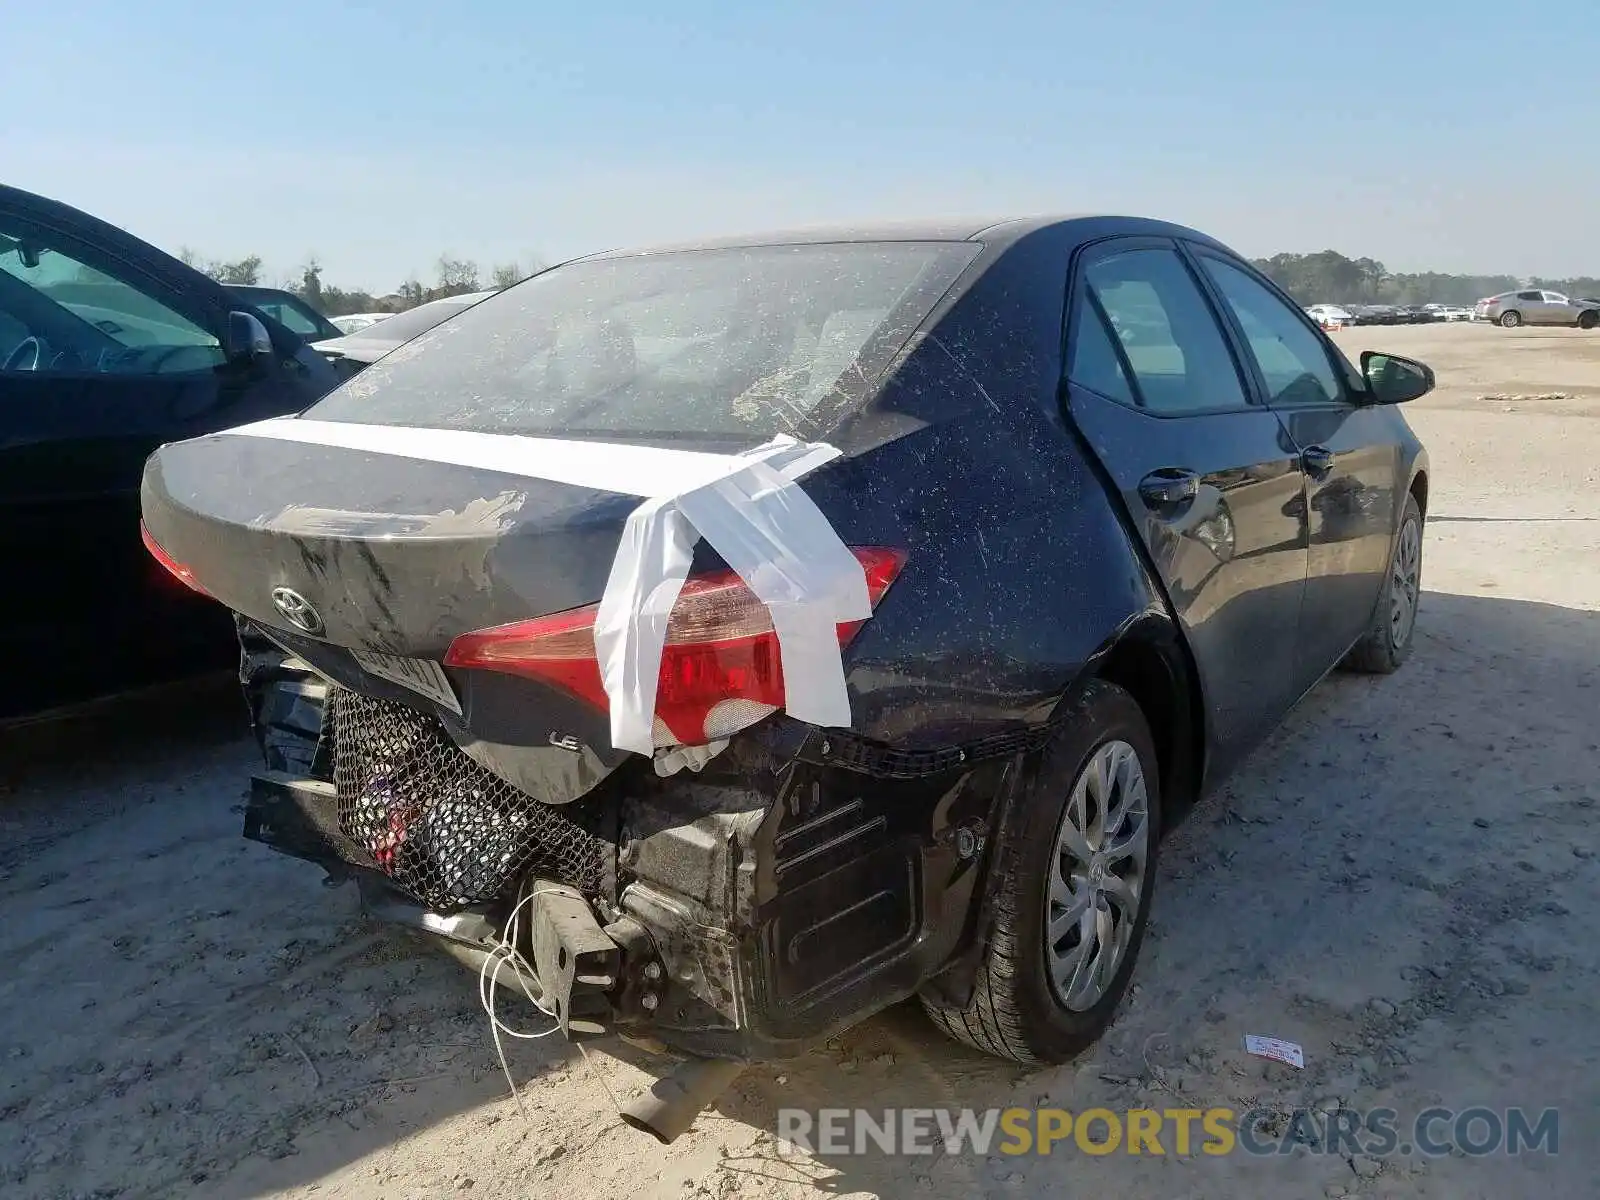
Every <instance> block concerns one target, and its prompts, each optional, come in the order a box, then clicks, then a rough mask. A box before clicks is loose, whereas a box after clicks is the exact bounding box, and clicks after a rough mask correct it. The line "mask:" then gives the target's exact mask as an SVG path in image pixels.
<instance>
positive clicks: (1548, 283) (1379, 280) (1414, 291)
mask: <svg viewBox="0 0 1600 1200" xmlns="http://www.w3.org/2000/svg"><path fill="white" fill-rule="evenodd" d="M1255 265H1256V268H1257V269H1258V270H1259V271H1261V272H1262V274H1264V275H1266V276H1267V277H1268V278H1269V279H1271V280H1272V281H1273V282H1274V283H1276V284H1277V285H1278V286H1279V287H1281V288H1282V289H1283V290H1284V291H1286V292H1288V293H1289V294H1290V295H1291V296H1293V297H1294V298H1295V299H1296V300H1298V301H1299V302H1300V303H1301V304H1462V305H1471V304H1473V303H1475V302H1476V301H1478V300H1481V299H1483V298H1484V297H1485V296H1494V295H1498V294H1499V293H1501V292H1510V291H1514V290H1516V289H1517V288H1524V287H1531V288H1547V289H1549V290H1550V291H1552V292H1562V293H1564V294H1566V295H1568V296H1574V297H1577V296H1600V279H1596V278H1594V277H1593V276H1590V275H1577V276H1574V277H1572V278H1570V279H1542V278H1539V277H1537V276H1535V277H1533V278H1529V279H1519V278H1517V277H1516V276H1514V275H1448V274H1443V273H1441V272H1438V271H1422V272H1416V273H1406V272H1394V271H1390V270H1389V269H1388V268H1387V267H1385V266H1384V265H1383V264H1382V263H1381V262H1378V261H1377V260H1376V259H1371V258H1346V257H1345V256H1344V255H1342V254H1340V253H1339V252H1338V251H1337V250H1322V251H1319V252H1318V253H1316V254H1274V255H1273V256H1272V257H1271V258H1258V259H1256V260H1255Z"/></svg>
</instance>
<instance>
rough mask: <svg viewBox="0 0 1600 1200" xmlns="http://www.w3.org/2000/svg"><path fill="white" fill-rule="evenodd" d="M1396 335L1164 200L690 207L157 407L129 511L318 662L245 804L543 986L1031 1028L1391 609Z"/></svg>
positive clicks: (629, 1001) (698, 1051)
mask: <svg viewBox="0 0 1600 1200" xmlns="http://www.w3.org/2000/svg"><path fill="white" fill-rule="evenodd" d="M1432 384H1433V377H1432V374H1431V372H1430V371H1429V370H1428V368H1427V367H1425V366H1423V365H1422V364H1420V363H1416V362H1412V361H1410V360H1407V359H1403V358H1399V357H1395V356H1390V355H1380V354H1373V353H1365V354H1363V355H1362V356H1361V364H1360V366H1359V368H1358V367H1355V366H1353V365H1352V364H1351V363H1350V362H1349V361H1348V360H1347V359H1346V358H1345V357H1344V356H1343V355H1342V354H1341V353H1340V351H1339V350H1338V348H1337V347H1336V346H1335V345H1334V344H1333V343H1332V342H1331V341H1330V340H1329V339H1328V338H1327V337H1326V336H1325V335H1324V334H1323V333H1322V331H1321V330H1319V329H1318V327H1317V326H1316V325H1315V324H1314V323H1313V322H1312V321H1311V320H1310V319H1309V318H1307V317H1306V315H1305V314H1304V313H1303V312H1302V311H1301V310H1300V308H1299V306H1298V305H1297V304H1296V303H1295V302H1294V301H1293V300H1292V299H1290V298H1289V297H1288V296H1286V295H1285V294H1284V293H1282V292H1281V291H1280V290H1278V289H1277V288H1276V287H1275V286H1274V285H1273V284H1272V283H1271V282H1270V281H1268V280H1267V279H1265V278H1264V277H1262V276H1261V275H1260V274H1259V273H1258V272H1257V271H1255V270H1254V269H1253V268H1252V267H1251V266H1250V265H1249V263H1248V262H1246V261H1245V260H1244V259H1242V258H1240V257H1239V256H1238V255H1237V254H1235V253H1233V252H1232V251H1230V250H1228V249H1227V248H1226V247H1224V246H1222V245H1219V244H1218V243H1217V242H1215V241H1213V240H1212V239H1210V238H1208V237H1206V236H1204V235H1202V234H1200V233H1196V232H1194V231H1193V230H1190V229H1185V228H1181V227H1177V226H1174V225H1170V224H1163V223H1160V222H1156V221H1150V220H1141V219H1134V218H1127V217H1075V218H1067V219H1053V220H1021V221H1011V222H1006V223H1001V224H993V225H987V226H984V227H981V228H980V227H977V226H969V227H958V226H953V225H935V224H928V225H920V226H918V225H912V226H894V227H884V228H854V229H845V230H829V231H821V232H818V231H808V232H805V233H801V234H785V235H775V236H769V237H756V238H742V239H729V240H726V241H718V242H708V243H704V244H697V245H693V246H685V247H672V248H666V249H660V250H651V251H646V252H638V253H608V254H603V255H599V256H596V257H592V258H587V259H582V260H579V261H575V262H571V263H568V264H565V265H563V266H560V267H557V268H554V269H552V270H549V271H546V272H544V273H542V274H540V275H537V276H534V277H533V278H531V279H529V280H527V281H525V282H523V283H521V284H518V285H516V286H515V287H512V288H510V289H508V290H507V291H505V292H503V293H501V294H499V295H497V296H494V297H492V298H490V299H488V300H485V301H483V302H482V303H481V304H478V305H476V306H474V307H473V308H471V309H470V310H468V311H467V312H465V313H463V314H461V315H460V316H459V317H457V318H456V319H454V320H452V321H450V322H447V323H446V324H445V325H443V326H440V327H439V328H438V329H436V330H434V331H432V332H430V333H426V334H424V335H422V336H421V337H420V338H418V339H417V340H416V341H414V342H412V343H410V344H409V345H408V346H407V347H405V348H404V349H402V350H399V351H396V352H395V353H393V354H391V355H389V356H387V357H386V358H384V359H382V360H381V361H379V362H378V363H377V364H376V365H374V366H373V367H371V368H369V369H368V370H367V371H365V372H363V373H362V374H361V375H359V376H357V377H355V378H354V379H353V380H351V381H350V382H348V383H346V384H344V385H343V386H341V387H340V388H339V389H338V390H336V391H334V392H333V393H331V394H330V395H329V396H327V397H326V398H325V399H323V400H322V401H320V402H319V403H317V404H316V405H314V406H312V407H311V408H310V409H309V410H307V411H306V412H304V413H303V414H301V415H300V416H298V417H292V418H286V419H279V420H272V421H265V422H258V423H255V424H252V425H249V426H247V427H244V428H241V429H237V430H233V431H230V432H225V433H222V434H218V435H214V436H207V437H201V438H196V439H194V440H191V441H186V442H181V443H177V444H173V445H168V446H165V447H163V448H162V449H161V450H160V451H159V452H158V453H157V454H155V455H154V456H153V457H152V458H151V460H150V462H149V464H148V466H147V469H146V474H145V479H144V491H143V504H144V519H145V522H146V524H147V527H148V529H147V532H148V537H149V539H150V544H151V545H152V547H153V549H154V551H155V552H156V553H157V554H158V556H159V557H160V558H161V559H162V561H163V562H165V563H166V564H167V566H168V567H169V569H170V570H172V571H174V572H177V573H179V574H180V575H181V576H182V577H183V578H184V579H185V580H188V581H190V582H191V583H192V584H193V586H195V587H198V588H201V589H204V590H205V591H206V592H207V593H209V594H210V595H211V596H213V597H215V598H216V599H217V600H219V601H220V602H221V603H223V604H225V605H227V606H228V607H230V608H232V609H234V610H235V611H236V612H238V613H240V614H243V615H244V616H245V617H247V618H249V619H250V620H251V621H253V622H256V623H257V624H258V625H259V627H260V628H262V629H264V630H266V631H267V632H268V633H269V634H270V635H271V637H272V638H273V639H275V640H276V641H277V642H279V643H280V644H281V646H282V647H283V648H284V649H285V650H286V651H288V652H289V653H291V654H292V655H294V656H296V661H297V662H303V663H304V664H307V670H308V671H309V672H311V673H314V675H315V676H316V677H317V679H318V680H319V681H324V682H325V687H326V695H327V700H326V712H325V719H324V720H323V721H322V722H321V729H320V732H318V731H313V733H312V735H311V736H312V738H313V739H314V741H315V745H314V746H310V747H308V751H307V754H306V755H305V761H306V762H308V763H309V764H310V765H309V767H308V768H307V769H306V770H305V771H304V772H302V773H300V774H297V775H296V774H287V773H284V772H282V771H278V772H269V773H264V774H263V775H261V776H260V777H258V778H257V780H256V782H255V787H254V789H253V798H252V801H251V803H250V805H249V808H248V815H247V833H248V834H249V835H250V836H252V837H255V838H257V839H258V840H261V841H264V842H267V843H268V844H271V845H274V846H276V847H277V848H279V849H282V850H285V851H287V852H289V853H292V854H296V855H299V856H301V857H304V858H308V859H311V860H313V861H316V862H319V863H321V864H323V865H324V866H325V867H326V868H327V869H328V870H329V871H330V873H332V874H334V875H335V876H337V877H342V878H343V877H350V878H355V879H356V880H358V881H359V883H360V884H361V887H362V889H363V892H364V894H365V896H366V897H367V899H368V901H369V903H370V905H371V907H372V908H373V909H374V910H378V911H382V912H383V913H385V914H387V915H389V916H392V917H396V918H399V919H409V920H411V921H412V922H413V923H415V924H417V925H418V926H421V927H426V928H429V929H432V930H433V931H434V932H435V933H437V934H440V935H441V936H442V937H443V938H445V939H447V940H448V941H449V943H450V944H451V945H453V946H454V948H455V949H456V950H457V951H459V952H460V953H461V955H462V956H463V957H467V958H469V959H472V958H474V957H476V958H477V959H478V960H479V961H483V960H484V959H485V958H492V957H493V956H496V955H499V956H506V955H510V954H512V953H516V954H518V955H519V959H518V964H519V965H518V969H519V971H525V972H526V974H527V976H528V981H529V984H530V987H531V989H532V990H533V994H535V995H537V996H538V997H539V998H540V999H539V1003H540V1006H541V1007H542V1008H544V1009H545V1010H546V1011H547V1012H549V1013H550V1014H552V1016H553V1018H554V1019H555V1020H557V1021H559V1022H560V1023H561V1025H562V1027H563V1029H564V1030H566V1032H567V1033H568V1034H569V1035H572V1036H576V1035H580V1034H586V1033H594V1032H619V1033H624V1034H630V1035H637V1036H644V1037H648V1038H651V1039H654V1040H655V1041H657V1042H658V1043H662V1044H665V1045H667V1046H669V1047H671V1048H673V1049H675V1050H677V1051H679V1052H682V1053H687V1054H690V1055H693V1056H700V1057H702V1058H713V1059H726V1060H735V1061H748V1060H751V1059H757V1058H766V1057H778V1056H784V1055H788V1054H791V1053H795V1052H798V1051H800V1050H802V1049H805V1048H807V1047H809V1046H811V1045H813V1044H815V1043H816V1042H817V1041H819V1040H820V1039H823V1038H825V1037H827V1036H829V1035H832V1034H834V1033H836V1032H838V1031H839V1030H841V1029H843V1028H845V1027H847V1026H849V1025H850V1024H852V1023H853V1022H856V1021H859V1020H861V1019H862V1018H863V1017H866V1016H867V1015H869V1014H871V1013H873V1012H875V1011H877V1010H879V1009H882V1008H884V1007H885V1006H887V1005H889V1004H891V1003H894V1002H896V1001H898V1000H900V999H902V998H904V997H907V996H910V995H917V996H919V997H921V999H922V1002H923V1004H924V1005H925V1006H926V1008H927V1010H928V1012H929V1013H930V1014H931V1016H932V1018H933V1019H934V1020H935V1021H936V1022H937V1023H938V1024H939V1025H940V1026H941V1027H942V1028H943V1029H945V1030H946V1031H948V1032H949V1033H950V1034H952V1035H953V1036H955V1037H957V1038H959V1039H961V1040H963V1041H965V1042H969V1043H971V1044H972V1045H974V1046H977V1047H979V1048H981V1049H984V1050H987V1051H990V1052H992V1053H995V1054H998V1055H1002V1056H1006V1057H1010V1058H1013V1059H1017V1060H1021V1061H1025V1062H1040V1061H1043V1062H1052V1061H1060V1060H1062V1059H1063V1058H1065V1057H1068V1056H1070V1055H1072V1054H1074V1053H1075V1052H1077V1051H1079V1050H1081V1049H1082V1048H1084V1047H1085V1046H1086V1045H1087V1044H1088V1043H1090V1042H1091V1041H1092V1040H1093V1039H1094V1038H1096V1037H1097V1036H1098V1035H1099V1034H1100V1033H1101V1031H1102V1030H1104V1028H1105V1027H1106V1025H1107V1023H1108V1022H1109V1020H1110V1019H1111V1016H1112V1014H1113V1012H1114V1010H1115V1009H1116V1007H1117V1004H1118V1002H1119V1000H1120V998H1121V997H1122V995H1123V993H1124V991H1125V990H1126V988H1127V986H1128V981H1129V977H1130V975H1131V973H1132V971H1133V969H1134V961H1135V958H1136V957H1137V955H1138V952H1139V946H1140V940H1141V938H1142V935H1143V933H1144V929H1145V924H1146V920H1147V917H1148V913H1149V910H1150V901H1151V891H1152V886H1153V884H1154V880H1155V875H1156V857H1157V852H1158V846H1159V844H1160V842H1159V839H1160V834H1161V832H1162V830H1163V829H1164V828H1165V827H1168V826H1169V825H1170V824H1171V823H1172V822H1173V820H1174V819H1175V818H1176V817H1177V816H1178V815H1179V814H1180V813H1181V812H1182V811H1183V810H1184V808H1185V807H1186V806H1187V805H1189V804H1190V803H1191V802H1192V801H1193V800H1194V799H1195V798H1196V797H1197V796H1198V795H1199V794H1201V793H1202V792H1203V791H1204V790H1205V789H1206V788H1207V787H1208V786H1210V785H1211V784H1213V783H1215V782H1216V781H1217V780H1218V779H1219V778H1220V777H1221V776H1223V775H1224V774H1225V773H1226V772H1227V771H1228V770H1229V769H1230V768H1231V767H1232V766H1233V765H1234V764H1235V763H1237V762H1238V760H1239V759H1240V757H1241V756H1242V755H1243V754H1245V752H1246V751H1248V750H1249V749H1250V748H1251V747H1252V746H1253V745H1254V744H1255V743H1256V742H1257V741H1258V740H1260V739H1261V738H1262V737H1263V735H1265V734H1266V733H1268V732H1269V731H1270V730H1271V729H1272V728H1273V727H1274V726H1275V725H1276V724H1277V723H1278V722H1279V721H1280V720H1281V718H1282V717H1283V716H1284V714H1285V713H1286V712H1287V711H1288V710H1289V708H1290V707H1291V706H1292V705H1294V704H1295V702H1296V701H1297V700H1299V699H1300V697H1301V696H1302V695H1304V694H1305V692H1306V691H1307V690H1308V689H1309V688H1311V687H1313V686H1314V685H1315V684H1316V683H1317V682H1318V680H1319V679H1321V678H1322V676H1323V675H1324V674H1326V673H1327V672H1328V671H1329V670H1330V669H1332V668H1334V667H1335V666H1338V665H1340V664H1345V665H1347V666H1349V667H1352V668H1355V669H1358V670H1363V671H1370V672H1388V671H1393V670H1395V669H1396V668H1397V667H1399V666H1400V664H1401V663H1402V662H1403V661H1404V660H1405V658H1406V656H1407V654H1408V653H1409V651H1410V649H1411V644H1412V631H1413V627H1414V620H1415V615H1416V610H1417V600H1418V594H1419V583H1420V572H1421V557H1422V530H1423V519H1424V514H1425V512H1426V509H1427V500H1428V464H1427V457H1426V455H1425V453H1424V451H1423V449H1422V447H1421V446H1420V445H1419V444H1418V441H1417V439H1416V437H1415V436H1414V435H1413V433H1412V431H1411V430H1410V429H1409V428H1408V426H1407V424H1406V422H1405V420H1404V418H1403V417H1402V416H1401V414H1400V412H1399V410H1398V409H1397V408H1396V407H1395V406H1396V405H1397V404H1398V403H1400V402H1402V401H1406V400H1411V399H1413V398H1415V397H1417V396H1421V395H1422V394H1424V393H1425V392H1427V391H1428V390H1429V389H1430V388H1431V387H1432ZM318 686H324V683H323V682H319V684H318ZM705 1098H706V1097H705V1095H704V1094H703V1093H702V1094H699V1095H698V1097H697V1103H698V1101H699V1100H703V1099H705ZM669 1123H670V1122H669ZM657 1132H660V1129H659V1127H657Z"/></svg>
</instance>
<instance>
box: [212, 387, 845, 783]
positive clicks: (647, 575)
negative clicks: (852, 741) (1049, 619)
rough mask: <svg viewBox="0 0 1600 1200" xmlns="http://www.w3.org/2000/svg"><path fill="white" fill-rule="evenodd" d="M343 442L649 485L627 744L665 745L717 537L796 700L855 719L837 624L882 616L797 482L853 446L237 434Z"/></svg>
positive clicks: (627, 689)
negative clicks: (702, 572)
mask: <svg viewBox="0 0 1600 1200" xmlns="http://www.w3.org/2000/svg"><path fill="white" fill-rule="evenodd" d="M224 433H225V434H227V435H235V436H246V437H263V438H273V439H276V440H279V441H292V442H301V443H305V444H307V445H316V446H334V447H340V448H343V449H348V450H363V451H369V452H372V453H376V454H389V455H395V456H398V457H403V458H412V459H419V460H422V461H425V462H442V463H451V464H454V465H457V466H463V467H474V468H478V469H480V470H490V471H498V472H503V473H505V474H507V475H515V476H520V477H523V478H530V479H542V480H551V481H554V482H557V483H567V484H572V485H573V486H576V487H587V488H594V489H597V490H600V491H607V492H617V493H620V494H622V495H628V496H640V497H643V498H644V503H642V504H640V505H639V507H638V508H636V509H634V510H633V512H632V513H631V514H629V516H628V522H627V525H626V526H625V527H624V529H623V533H622V541H621V543H620V544H619V545H618V547H617V554H616V557H615V558H614V559H613V560H612V563H611V574H610V576H609V578H608V579H607V581H606V589H605V594H604V595H603V596H602V597H601V600H600V609H599V614H598V617H597V619H596V621H595V652H596V654H597V656H598V657H599V660H600V669H601V677H602V679H603V681H604V683H605V689H606V695H607V697H608V698H609V700H610V702H611V740H612V744H613V745H615V746H616V747H617V748H618V749H620V750H634V751H637V752H638V753H640V754H646V755H648V754H651V753H653V751H654V748H655V742H654V736H653V732H652V731H653V725H654V720H655V701H656V680H657V678H658V676H659V675H660V671H661V655H662V651H663V649H664V648H665V646H666V636H667V619H668V617H669V616H670V615H671V613H672V607H673V605H674V604H675V603H677V599H678V593H679V592H680V591H681V590H682V588H683V583H684V580H685V579H686V578H687V577H688V574H689V566H690V563H691V561H692V559H693V557H694V546H695V542H696V541H697V540H698V539H699V538H701V537H704V538H705V539H706V541H707V542H709V543H710V544H711V547H712V548H713V549H714V550H716V551H717V553H718V554H720V555H721V556H722V557H723V559H724V561H726V562H727V564H728V566H729V567H731V568H732V569H733V570H734V571H735V572H736V573H737V574H738V575H739V577H740V578H741V579H743V580H744V581H745V583H746V584H747V585H749V587H750V590H751V591H752V592H754V593H755V594H756V596H757V597H758V598H759V599H760V600H761V601H762V602H763V603H764V604H765V605H766V606H767V608H768V610H769V611H770V612H771V613H772V624H773V628H774V629H775V630H776V631H777V635H778V644H779V646H780V647H781V649H782V652H783V673H784V707H785V709H787V710H788V712H789V713H790V714H791V715H793V716H794V717H796V718H797V719H799V720H802V721H808V722H810V723H812V724H815V725H834V726H840V725H848V724H849V723H850V698H849V693H848V692H847V690H846V688H845V678H844V664H843V661H842V659H841V657H840V653H839V641H838V635H837V632H836V626H837V625H838V624H839V623H840V622H844V621H859V620H865V619H866V618H867V617H870V616H871V615H872V604H871V600H870V598H869V596H868V594H867V583H866V576H865V575H864V573H863V572H862V569H861V564H860V562H858V561H857V559H856V557H855V555H853V554H851V553H850V551H849V549H848V548H847V547H846V546H845V544H844V543H843V542H842V541H840V539H839V535H838V534H837V533H836V532H835V531H834V529H833V526H832V525H830V524H829V523H828V519H827V518H826V517H825V516H823V514H822V511H821V510H820V509H818V508H817V506H816V505H815V504H814V503H813V502H812V500H811V497H809V496H808V495H806V493H805V491H804V490H803V489H801V488H799V487H797V486H795V481H796V480H798V479H800V478H801V477H802V476H804V475H806V474H807V473H809V472H811V471H814V470H815V469H816V468H818V467H820V466H822V465H823V464H824V463H826V462H829V461H831V460H832V459H834V458H837V457H838V456H839V451H838V450H837V449H835V448H834V447H832V446H829V445H826V444H820V443H804V442H797V441H795V440H794V439H793V438H781V437H780V438H774V439H773V440H772V441H771V442H768V443H766V444H765V445H763V446H759V447H757V448H756V449H754V450H751V451H749V452H747V453H745V454H732V455H726V454H704V453H700V452H698V451H690V450H670V449H661V448H657V447H650V446H629V445H620V444H615V443H609V442H589V441H570V440H564V439H560V438H537V437H525V436H520V435H515V434H494V433H472V432H467V431H463V430H451V429H415V428H409V427H405V426H398V425H360V424H352V423H346V422H342V421H315V420H306V419H303V418H298V417H279V418H274V419H272V420H269V421H258V422H256V423H254V424H251V425H243V426H239V427H238V428H235V429H230V430H226V431H224Z"/></svg>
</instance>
